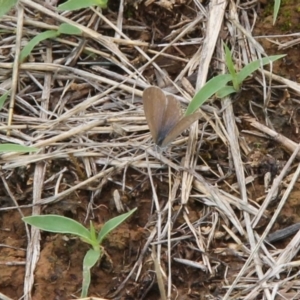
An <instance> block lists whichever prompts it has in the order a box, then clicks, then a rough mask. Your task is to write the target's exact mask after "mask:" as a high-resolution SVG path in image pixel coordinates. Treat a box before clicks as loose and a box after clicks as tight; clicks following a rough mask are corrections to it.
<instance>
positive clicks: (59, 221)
mask: <svg viewBox="0 0 300 300" xmlns="http://www.w3.org/2000/svg"><path fill="white" fill-rule="evenodd" d="M23 221H24V222H26V223H28V224H30V225H32V226H35V227H37V228H39V229H41V230H44V231H49V232H55V233H67V234H73V235H76V236H79V237H81V238H83V239H84V240H85V241H86V242H90V243H91V242H92V241H91V240H90V232H89V231H88V229H87V228H85V227H84V226H83V225H81V224H80V223H79V222H77V221H75V220H73V219H70V218H66V217H63V216H58V215H44V216H29V217H24V218H23Z"/></svg>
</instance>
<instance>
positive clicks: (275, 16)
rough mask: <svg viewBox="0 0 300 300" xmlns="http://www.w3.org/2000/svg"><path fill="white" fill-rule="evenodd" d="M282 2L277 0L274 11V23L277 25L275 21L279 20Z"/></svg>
mask: <svg viewBox="0 0 300 300" xmlns="http://www.w3.org/2000/svg"><path fill="white" fill-rule="evenodd" d="M280 4H281V0H275V2H274V11H273V25H275V22H276V20H277V16H278V12H279V8H280Z"/></svg>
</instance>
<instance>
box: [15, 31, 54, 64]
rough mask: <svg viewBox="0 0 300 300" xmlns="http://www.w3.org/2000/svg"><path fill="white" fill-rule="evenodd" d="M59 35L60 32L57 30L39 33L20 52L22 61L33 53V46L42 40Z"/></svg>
mask: <svg viewBox="0 0 300 300" xmlns="http://www.w3.org/2000/svg"><path fill="white" fill-rule="evenodd" d="M58 35H59V33H58V32H57V31H56V30H47V31H44V32H42V33H39V34H38V35H36V36H35V37H34V38H33V39H32V40H30V41H29V42H28V44H27V45H26V46H25V47H24V48H23V49H22V51H21V54H20V62H23V61H24V59H25V58H26V57H27V56H28V55H29V54H30V53H31V51H32V50H33V48H34V47H35V46H36V45H38V44H39V43H40V42H42V41H44V40H47V39H50V38H55V37H57V36H58Z"/></svg>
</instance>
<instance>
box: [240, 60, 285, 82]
mask: <svg viewBox="0 0 300 300" xmlns="http://www.w3.org/2000/svg"><path fill="white" fill-rule="evenodd" d="M284 56H286V55H285V54H283V55H272V56H268V57H264V58H263V59H258V60H255V61H252V62H251V63H249V64H248V65H246V66H245V67H244V68H243V69H242V70H241V71H240V72H239V73H238V81H239V83H242V82H243V81H244V80H245V79H246V78H247V77H248V76H249V75H251V74H252V73H253V72H255V71H257V70H258V69H259V68H260V67H261V66H264V65H267V64H269V63H270V62H273V61H276V60H278V59H280V58H282V57H284Z"/></svg>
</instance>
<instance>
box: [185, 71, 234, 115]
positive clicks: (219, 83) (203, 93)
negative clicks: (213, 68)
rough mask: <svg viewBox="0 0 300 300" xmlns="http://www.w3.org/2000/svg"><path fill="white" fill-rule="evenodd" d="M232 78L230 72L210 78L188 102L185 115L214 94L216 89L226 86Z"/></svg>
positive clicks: (192, 111)
mask: <svg viewBox="0 0 300 300" xmlns="http://www.w3.org/2000/svg"><path fill="white" fill-rule="evenodd" d="M230 80H232V76H231V75H230V74H222V75H218V76H216V77H213V78H212V79H210V80H209V81H208V82H206V84H205V85H204V86H203V87H202V88H201V90H200V91H199V92H198V93H197V94H196V95H195V96H194V98H193V99H192V101H191V102H190V104H189V105H188V107H187V109H186V112H185V115H186V116H188V115H190V114H192V113H194V112H195V111H196V110H197V109H198V108H200V107H201V105H202V104H203V103H204V102H205V101H206V100H208V99H209V98H210V97H211V96H212V95H214V94H215V93H216V92H217V91H218V90H220V89H221V88H223V87H224V86H226V84H227V83H228V82H229V81H230Z"/></svg>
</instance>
